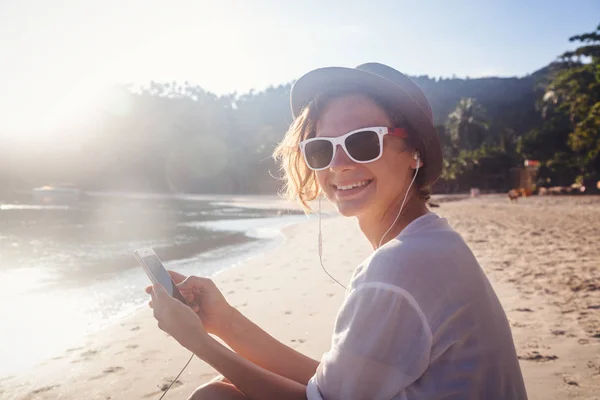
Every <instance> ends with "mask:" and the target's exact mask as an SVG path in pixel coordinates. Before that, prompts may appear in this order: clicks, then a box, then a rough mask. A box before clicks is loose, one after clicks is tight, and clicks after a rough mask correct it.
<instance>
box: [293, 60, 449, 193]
mask: <svg viewBox="0 0 600 400" xmlns="http://www.w3.org/2000/svg"><path fill="white" fill-rule="evenodd" d="M339 89H348V90H352V91H354V90H356V91H357V92H359V93H360V92H363V91H364V92H365V93H367V94H369V95H372V96H376V97H378V98H380V99H382V100H385V101H388V102H389V103H390V104H394V105H397V106H398V108H399V109H400V110H401V112H402V114H403V116H404V117H405V118H406V120H407V122H408V123H409V124H410V126H411V127H412V128H413V129H414V130H415V131H416V133H417V135H418V136H419V138H420V139H421V141H422V142H423V149H422V150H421V159H422V160H423V170H422V171H423V174H424V175H425V178H424V182H423V183H424V184H425V185H426V186H431V185H433V184H434V183H435V181H437V179H438V178H439V176H440V174H441V173H442V167H443V156H442V146H441V144H440V139H439V137H438V134H437V132H436V130H435V127H434V126H433V113H432V112H431V106H430V105H429V101H428V100H427V97H425V94H424V93H423V91H422V90H421V88H419V86H417V84H416V83H414V82H413V81H412V80H411V79H410V78H409V77H407V76H406V75H404V74H403V73H401V72H399V71H396V70H395V69H394V68H391V67H388V66H387V65H383V64H379V63H367V64H362V65H359V66H358V67H356V68H344V67H327V68H319V69H315V70H314V71H311V72H309V73H307V74H305V75H303V76H302V77H301V78H300V79H298V80H297V81H296V82H295V83H294V85H293V86H292V91H291V94H290V101H291V106H292V114H293V116H294V118H296V117H297V116H298V115H300V113H301V112H302V109H304V107H306V106H307V105H308V103H310V102H311V101H312V100H313V99H315V98H316V97H317V96H319V95H323V94H326V93H328V92H329V91H331V90H339ZM419 174H420V173H419Z"/></svg>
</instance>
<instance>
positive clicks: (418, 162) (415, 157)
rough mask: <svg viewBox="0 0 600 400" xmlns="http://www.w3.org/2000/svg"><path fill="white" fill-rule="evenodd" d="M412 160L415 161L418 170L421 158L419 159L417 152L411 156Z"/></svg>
mask: <svg viewBox="0 0 600 400" xmlns="http://www.w3.org/2000/svg"><path fill="white" fill-rule="evenodd" d="M413 158H414V159H415V160H416V161H417V168H419V167H420V166H421V158H420V157H419V152H418V151H415V154H414V155H413Z"/></svg>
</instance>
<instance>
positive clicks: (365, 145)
mask: <svg viewBox="0 0 600 400" xmlns="http://www.w3.org/2000/svg"><path fill="white" fill-rule="evenodd" d="M346 149H348V153H349V154H350V156H351V157H352V158H354V159H355V160H356V161H364V162H366V161H372V160H374V159H376V158H377V157H379V152H380V151H381V146H380V144H379V135H377V132H374V131H361V132H356V133H355V134H352V135H350V136H348V137H347V138H346Z"/></svg>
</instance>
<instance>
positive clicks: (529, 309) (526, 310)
mask: <svg viewBox="0 0 600 400" xmlns="http://www.w3.org/2000/svg"><path fill="white" fill-rule="evenodd" d="M515 311H519V312H533V310H532V309H531V308H527V307H524V308H517V309H515Z"/></svg>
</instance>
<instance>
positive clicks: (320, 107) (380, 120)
mask: <svg viewBox="0 0 600 400" xmlns="http://www.w3.org/2000/svg"><path fill="white" fill-rule="evenodd" d="M291 105H292V112H293V115H294V117H295V120H294V123H293V124H292V126H291V127H290V129H289V130H288V132H287V133H286V135H285V138H284V139H283V141H282V142H281V143H280V145H279V146H278V148H277V149H276V151H275V156H276V158H277V160H279V162H280V163H281V166H282V168H283V170H284V171H285V179H286V184H287V186H286V188H287V195H288V196H289V197H290V198H294V199H297V200H299V201H300V202H301V204H302V205H303V206H304V207H305V208H309V205H310V203H311V202H313V201H314V200H317V199H318V198H319V196H321V195H323V196H325V197H326V198H327V199H328V200H329V201H330V202H332V203H333V204H334V205H335V206H336V207H337V209H338V210H339V212H340V213H341V214H342V215H344V216H346V217H355V218H357V220H358V223H359V226H360V229H361V231H362V232H363V234H364V235H365V237H366V238H367V239H368V240H369V242H370V243H371V244H372V246H373V253H372V255H371V256H370V257H368V258H367V259H366V260H364V261H363V262H362V263H361V264H360V265H359V266H358V267H357V268H356V270H355V272H354V275H353V277H352V279H351V281H350V283H349V286H348V288H347V290H346V296H345V300H344V303H343V305H342V307H341V309H340V311H339V314H338V316H337V320H336V321H335V328H334V332H333V340H332V346H331V349H330V350H329V351H328V352H326V353H325V354H324V355H323V357H322V358H321V360H320V361H318V360H313V359H311V358H309V357H307V356H304V355H303V354H300V353H298V352H297V351H295V350H294V349H292V348H290V347H288V346H286V345H285V344H283V343H280V342H278V341H277V340H275V339H274V338H272V337H271V336H269V335H268V334H267V333H266V332H265V331H263V330H262V329H261V328H259V327H258V326H257V325H255V324H254V323H252V321H250V320H248V319H247V318H246V317H244V316H243V315H242V314H241V313H240V312H239V311H237V310H236V309H234V308H233V307H231V306H230V305H229V304H228V303H227V301H226V300H225V298H224V297H223V295H222V294H221V292H220V291H219V290H218V289H217V287H216V286H215V285H214V283H213V282H212V281H211V280H210V279H206V278H198V277H189V278H187V279H186V277H184V276H182V275H179V274H176V273H172V276H173V278H174V280H175V282H176V283H178V284H179V287H180V289H181V291H182V293H184V295H185V296H186V297H187V298H188V300H189V301H190V303H191V304H192V308H189V307H187V306H185V305H183V304H182V303H180V302H178V301H177V300H174V299H173V298H171V297H170V296H169V295H168V294H167V293H166V292H165V290H164V289H163V288H161V287H154V288H150V289H149V290H148V291H149V293H150V294H151V295H152V303H151V306H153V308H154V315H155V317H156V319H157V320H158V325H159V327H160V328H161V329H162V330H164V331H166V332H167V333H169V334H170V335H171V336H173V337H174V338H175V339H176V340H177V341H178V342H179V343H180V344H181V345H182V346H184V347H186V348H187V349H189V350H191V351H193V352H194V353H195V354H196V355H197V356H198V357H199V358H201V359H202V360H204V361H205V362H207V363H208V364H210V365H212V366H213V367H214V368H215V369H216V370H217V371H219V372H220V373H221V374H222V375H223V376H224V377H225V378H223V379H220V380H218V381H213V382H211V383H208V384H205V385H204V386H201V387H199V388H198V389H197V390H196V391H195V392H194V393H193V394H191V397H190V399H194V400H198V399H311V400H313V399H325V400H332V399H346V400H351V399H433V398H435V399H437V398H439V399H442V398H443V399H487V400H494V399H498V400H499V399H511V400H517V399H526V398H527V395H526V392H525V386H524V383H523V377H522V375H521V370H520V367H519V362H518V360H517V355H516V351H515V346H514V343H513V340H512V335H511V330H510V327H509V323H508V320H507V318H506V315H505V313H504V310H503V309H502V306H501V305H500V302H499V301H498V298H497V297H496V294H495V293H494V290H493V289H492V287H491V285H490V283H489V282H488V280H487V278H486V276H485V275H484V273H483V271H482V269H481V267H480V266H479V264H478V262H477V260H476V259H475V257H474V256H473V254H472V252H471V251H470V249H469V247H468V246H467V245H466V243H465V242H464V241H463V239H462V238H461V236H460V235H459V234H458V233H456V232H455V231H454V229H452V227H451V226H450V225H449V223H448V222H447V221H446V220H445V219H443V218H440V217H439V216H438V215H436V214H435V213H433V212H431V211H430V209H429V208H428V206H427V200H428V199H429V195H430V188H431V186H432V185H433V184H434V183H435V182H436V180H437V179H438V177H439V176H440V173H441V171H442V165H443V160H442V150H441V146H440V142H439V139H438V136H437V133H436V130H435V128H434V126H433V116H432V111H431V107H430V105H429V102H428V101H427V99H426V97H425V95H424V94H423V92H422V91H421V89H420V88H419V87H418V86H417V85H416V84H415V83H414V82H413V81H412V80H410V79H409V78H408V77H406V76H405V75H403V74H402V73H400V72H398V71H396V70H395V69H392V68H390V67H388V66H385V65H382V64H377V63H369V64H363V65H360V66H358V67H357V68H355V69H352V68H338V67H332V68H322V69H317V70H314V71H311V72H309V73H308V74H306V75H304V76H303V77H301V78H300V79H299V80H298V81H297V82H296V83H295V84H294V86H293V88H292V92H291ZM324 245H325V246H326V245H327V242H325V243H324ZM310 250H311V249H306V251H310ZM208 333H212V334H214V335H216V336H219V337H220V338H221V339H223V341H224V342H226V343H227V344H228V345H229V346H230V347H231V349H233V351H232V350H229V349H228V348H226V347H225V346H223V345H222V344H220V343H219V342H217V341H216V340H215V339H213V338H212V337H211V336H210V335H208Z"/></svg>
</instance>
